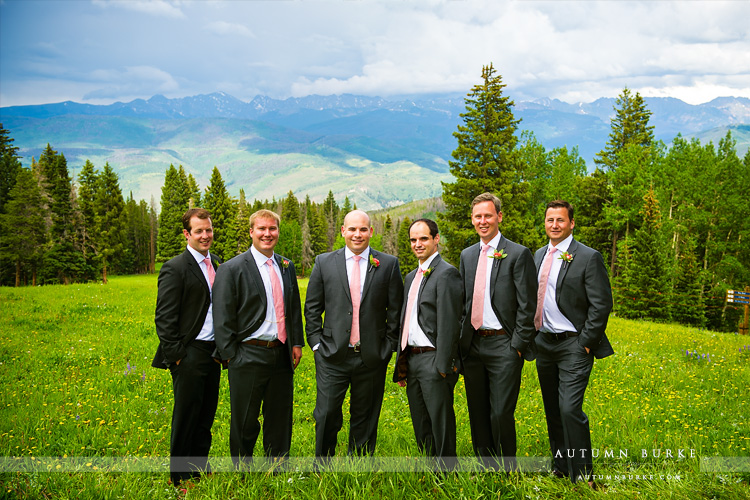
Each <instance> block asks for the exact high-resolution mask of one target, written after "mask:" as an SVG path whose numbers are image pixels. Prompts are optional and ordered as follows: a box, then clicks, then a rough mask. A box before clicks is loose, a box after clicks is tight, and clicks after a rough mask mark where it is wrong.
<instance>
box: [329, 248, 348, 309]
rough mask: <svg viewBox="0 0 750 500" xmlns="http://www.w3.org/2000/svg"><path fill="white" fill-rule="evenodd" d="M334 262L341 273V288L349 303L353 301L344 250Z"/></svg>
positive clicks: (340, 251) (334, 257)
mask: <svg viewBox="0 0 750 500" xmlns="http://www.w3.org/2000/svg"><path fill="white" fill-rule="evenodd" d="M333 262H334V265H335V266H336V269H337V270H338V272H339V279H340V280H341V286H343V287H344V290H345V293H346V296H347V298H348V299H349V302H351V300H352V294H351V293H350V292H349V278H348V277H347V275H346V254H345V253H344V249H343V248H342V249H340V250H338V251H337V252H336V254H335V255H334V256H333Z"/></svg>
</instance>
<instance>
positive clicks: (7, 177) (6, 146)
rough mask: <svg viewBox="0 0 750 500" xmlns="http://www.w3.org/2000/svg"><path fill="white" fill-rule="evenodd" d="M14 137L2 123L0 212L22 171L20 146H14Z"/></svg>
mask: <svg viewBox="0 0 750 500" xmlns="http://www.w3.org/2000/svg"><path fill="white" fill-rule="evenodd" d="M13 141H14V139H13V138H11V137H10V131H8V130H6V129H5V128H3V124H2V123H0V214H1V213H3V212H4V211H5V204H6V203H7V201H8V197H9V196H10V190H11V189H13V186H14V185H15V184H16V176H17V175H18V173H19V172H20V171H21V162H20V156H18V148H17V147H15V146H13Z"/></svg>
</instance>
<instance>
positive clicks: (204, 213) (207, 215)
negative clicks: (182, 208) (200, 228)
mask: <svg viewBox="0 0 750 500" xmlns="http://www.w3.org/2000/svg"><path fill="white" fill-rule="evenodd" d="M193 217H198V218H199V219H203V220H206V219H209V220H210V219H211V212H209V211H208V210H206V209H205V208H191V209H189V210H188V211H187V212H185V213H184V214H182V228H183V229H184V230H185V231H187V232H188V233H189V232H191V231H192V230H193V228H192V227H190V219H192V218H193Z"/></svg>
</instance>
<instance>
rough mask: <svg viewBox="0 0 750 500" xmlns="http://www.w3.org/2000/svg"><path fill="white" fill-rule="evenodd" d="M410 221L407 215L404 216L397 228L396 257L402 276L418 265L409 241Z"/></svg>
mask: <svg viewBox="0 0 750 500" xmlns="http://www.w3.org/2000/svg"><path fill="white" fill-rule="evenodd" d="M411 222H412V221H411V219H410V218H409V217H404V219H403V220H402V221H401V227H400V228H399V230H398V242H397V247H398V255H397V257H398V266H399V268H400V269H401V277H402V278H405V277H406V275H407V274H409V273H410V272H412V271H413V270H414V268H415V267H417V266H418V265H419V260H418V259H417V257H416V255H414V252H412V250H411V243H409V226H411Z"/></svg>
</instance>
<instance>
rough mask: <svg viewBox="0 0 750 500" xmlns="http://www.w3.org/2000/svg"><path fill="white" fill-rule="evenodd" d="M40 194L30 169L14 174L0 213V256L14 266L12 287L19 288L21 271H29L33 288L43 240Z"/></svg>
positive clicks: (42, 209)
mask: <svg viewBox="0 0 750 500" xmlns="http://www.w3.org/2000/svg"><path fill="white" fill-rule="evenodd" d="M44 218H45V212H44V203H43V200H42V193H41V191H40V190H39V185H38V184H37V181H36V179H35V178H34V176H33V175H32V173H31V171H30V170H27V169H21V170H20V171H18V173H17V174H16V178H15V182H14V183H13V187H12V188H11V189H10V191H9V192H8V198H7V201H6V204H5V213H2V214H0V231H2V235H3V237H2V238H1V239H0V255H2V257H3V260H6V259H7V260H9V261H10V262H12V263H13V264H14V267H15V286H20V285H21V277H22V273H23V271H24V269H26V268H27V267H29V268H30V269H29V270H30V271H31V278H32V279H31V281H32V285H36V270H37V265H38V262H39V260H40V258H41V255H42V253H43V251H44V243H45V241H46V235H45V231H46V227H45V222H44Z"/></svg>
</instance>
